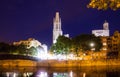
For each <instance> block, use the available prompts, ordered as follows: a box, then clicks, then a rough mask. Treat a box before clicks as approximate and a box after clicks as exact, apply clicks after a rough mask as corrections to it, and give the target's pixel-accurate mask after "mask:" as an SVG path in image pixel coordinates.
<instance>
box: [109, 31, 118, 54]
mask: <svg viewBox="0 0 120 77" xmlns="http://www.w3.org/2000/svg"><path fill="white" fill-rule="evenodd" d="M107 44H108V49H109V51H111V52H118V51H120V32H119V31H115V32H114V34H113V36H110V37H109V38H108V39H107Z"/></svg>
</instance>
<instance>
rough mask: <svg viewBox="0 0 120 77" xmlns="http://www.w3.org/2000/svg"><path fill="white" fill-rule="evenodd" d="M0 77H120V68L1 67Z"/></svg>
mask: <svg viewBox="0 0 120 77" xmlns="http://www.w3.org/2000/svg"><path fill="white" fill-rule="evenodd" d="M0 77H120V68H119V67H118V66H114V67H113V66H109V67H108V66H107V67H103V66H102V67H96V66H93V67H74V68H52V67H51V68H50V67H49V68H42V67H0Z"/></svg>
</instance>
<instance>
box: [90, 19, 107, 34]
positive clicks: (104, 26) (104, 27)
mask: <svg viewBox="0 0 120 77" xmlns="http://www.w3.org/2000/svg"><path fill="white" fill-rule="evenodd" d="M92 34H94V35H95V36H109V23H108V22H107V21H105V23H104V24H103V29H99V30H92Z"/></svg>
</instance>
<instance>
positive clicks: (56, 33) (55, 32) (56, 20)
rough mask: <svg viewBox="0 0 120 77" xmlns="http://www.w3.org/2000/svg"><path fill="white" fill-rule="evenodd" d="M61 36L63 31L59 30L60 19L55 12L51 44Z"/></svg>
mask: <svg viewBox="0 0 120 77" xmlns="http://www.w3.org/2000/svg"><path fill="white" fill-rule="evenodd" d="M60 35H63V31H62V29H61V18H60V16H59V12H56V15H55V18H54V19H53V44H54V43H56V41H57V38H58V37H59V36H60Z"/></svg>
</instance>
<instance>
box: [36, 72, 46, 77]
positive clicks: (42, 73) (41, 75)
mask: <svg viewBox="0 0 120 77" xmlns="http://www.w3.org/2000/svg"><path fill="white" fill-rule="evenodd" d="M37 77H48V75H47V72H40V73H38V75H37Z"/></svg>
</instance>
